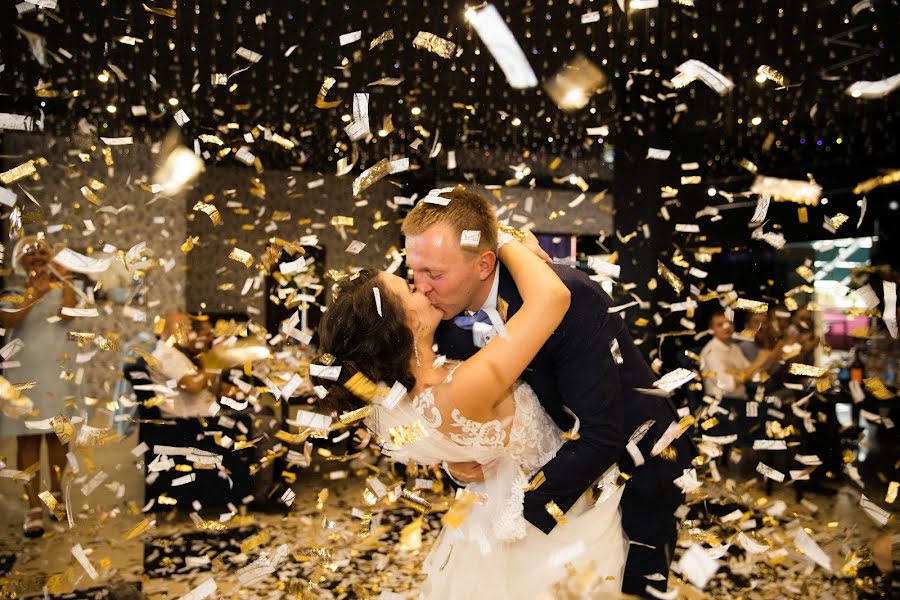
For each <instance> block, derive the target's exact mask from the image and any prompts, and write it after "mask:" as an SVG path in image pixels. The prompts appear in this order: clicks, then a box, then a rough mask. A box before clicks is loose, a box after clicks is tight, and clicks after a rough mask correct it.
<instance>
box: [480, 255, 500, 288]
mask: <svg viewBox="0 0 900 600" xmlns="http://www.w3.org/2000/svg"><path fill="white" fill-rule="evenodd" d="M496 265H497V253H496V252H494V251H493V250H485V251H484V252H482V253H481V254H479V255H478V261H477V263H476V267H477V268H478V278H479V279H481V281H485V280H486V279H487V278H489V277H490V276H491V275H493V274H494V267H495V266H496Z"/></svg>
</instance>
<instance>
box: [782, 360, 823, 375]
mask: <svg viewBox="0 0 900 600" xmlns="http://www.w3.org/2000/svg"><path fill="white" fill-rule="evenodd" d="M788 372H789V373H790V374H791V375H800V376H802V377H822V376H823V375H825V373H827V372H828V368H827V367H815V366H813V365H804V364H803V363H791V366H790V367H789V368H788Z"/></svg>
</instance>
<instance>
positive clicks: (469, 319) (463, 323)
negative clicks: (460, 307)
mask: <svg viewBox="0 0 900 600" xmlns="http://www.w3.org/2000/svg"><path fill="white" fill-rule="evenodd" d="M453 322H454V323H455V324H456V326H457V327H459V328H460V329H468V330H470V331H471V329H472V327H473V325H474V324H475V323H476V322H477V323H488V324H489V323H490V322H491V319H490V317H488V315H487V313H486V312H484V311H483V310H479V311H478V312H477V313H475V314H474V315H472V316H468V315H460V316H458V317H454V319H453Z"/></svg>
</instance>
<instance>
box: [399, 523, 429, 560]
mask: <svg viewBox="0 0 900 600" xmlns="http://www.w3.org/2000/svg"><path fill="white" fill-rule="evenodd" d="M424 521H425V518H424V517H417V518H415V519H413V520H412V522H411V523H410V524H409V525H407V526H405V527H404V528H403V529H401V530H400V551H401V552H416V551H418V550H420V549H421V548H422V524H423V523H424Z"/></svg>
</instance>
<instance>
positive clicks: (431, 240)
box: [406, 223, 493, 320]
mask: <svg viewBox="0 0 900 600" xmlns="http://www.w3.org/2000/svg"><path fill="white" fill-rule="evenodd" d="M459 242H460V234H459V232H458V231H456V229H455V228H454V227H452V226H451V225H448V224H445V223H438V224H436V225H433V226H432V227H430V228H428V229H426V230H425V231H424V232H423V233H421V234H419V235H411V236H407V238H406V264H407V266H408V267H409V268H410V269H411V270H412V272H413V278H414V280H415V285H416V291H417V292H420V293H422V294H425V297H426V298H428V301H429V302H431V304H432V306H434V307H435V308H437V309H438V310H440V311H441V313H442V314H443V318H444V319H445V320H446V319H452V318H453V317H455V316H456V315H458V314H459V313H461V312H462V311H464V310H466V309H469V310H477V309H478V308H480V307H478V306H476V307H474V308H473V307H472V306H471V305H472V304H473V302H474V301H475V298H476V296H477V295H478V293H479V291H480V290H481V288H482V287H483V286H484V281H485V280H486V279H487V277H489V276H491V275H492V274H493V263H491V264H490V266H489V267H490V268H486V267H485V264H484V260H483V259H482V254H479V253H476V252H471V251H467V250H463V249H462V248H461V247H460V243H459Z"/></svg>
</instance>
